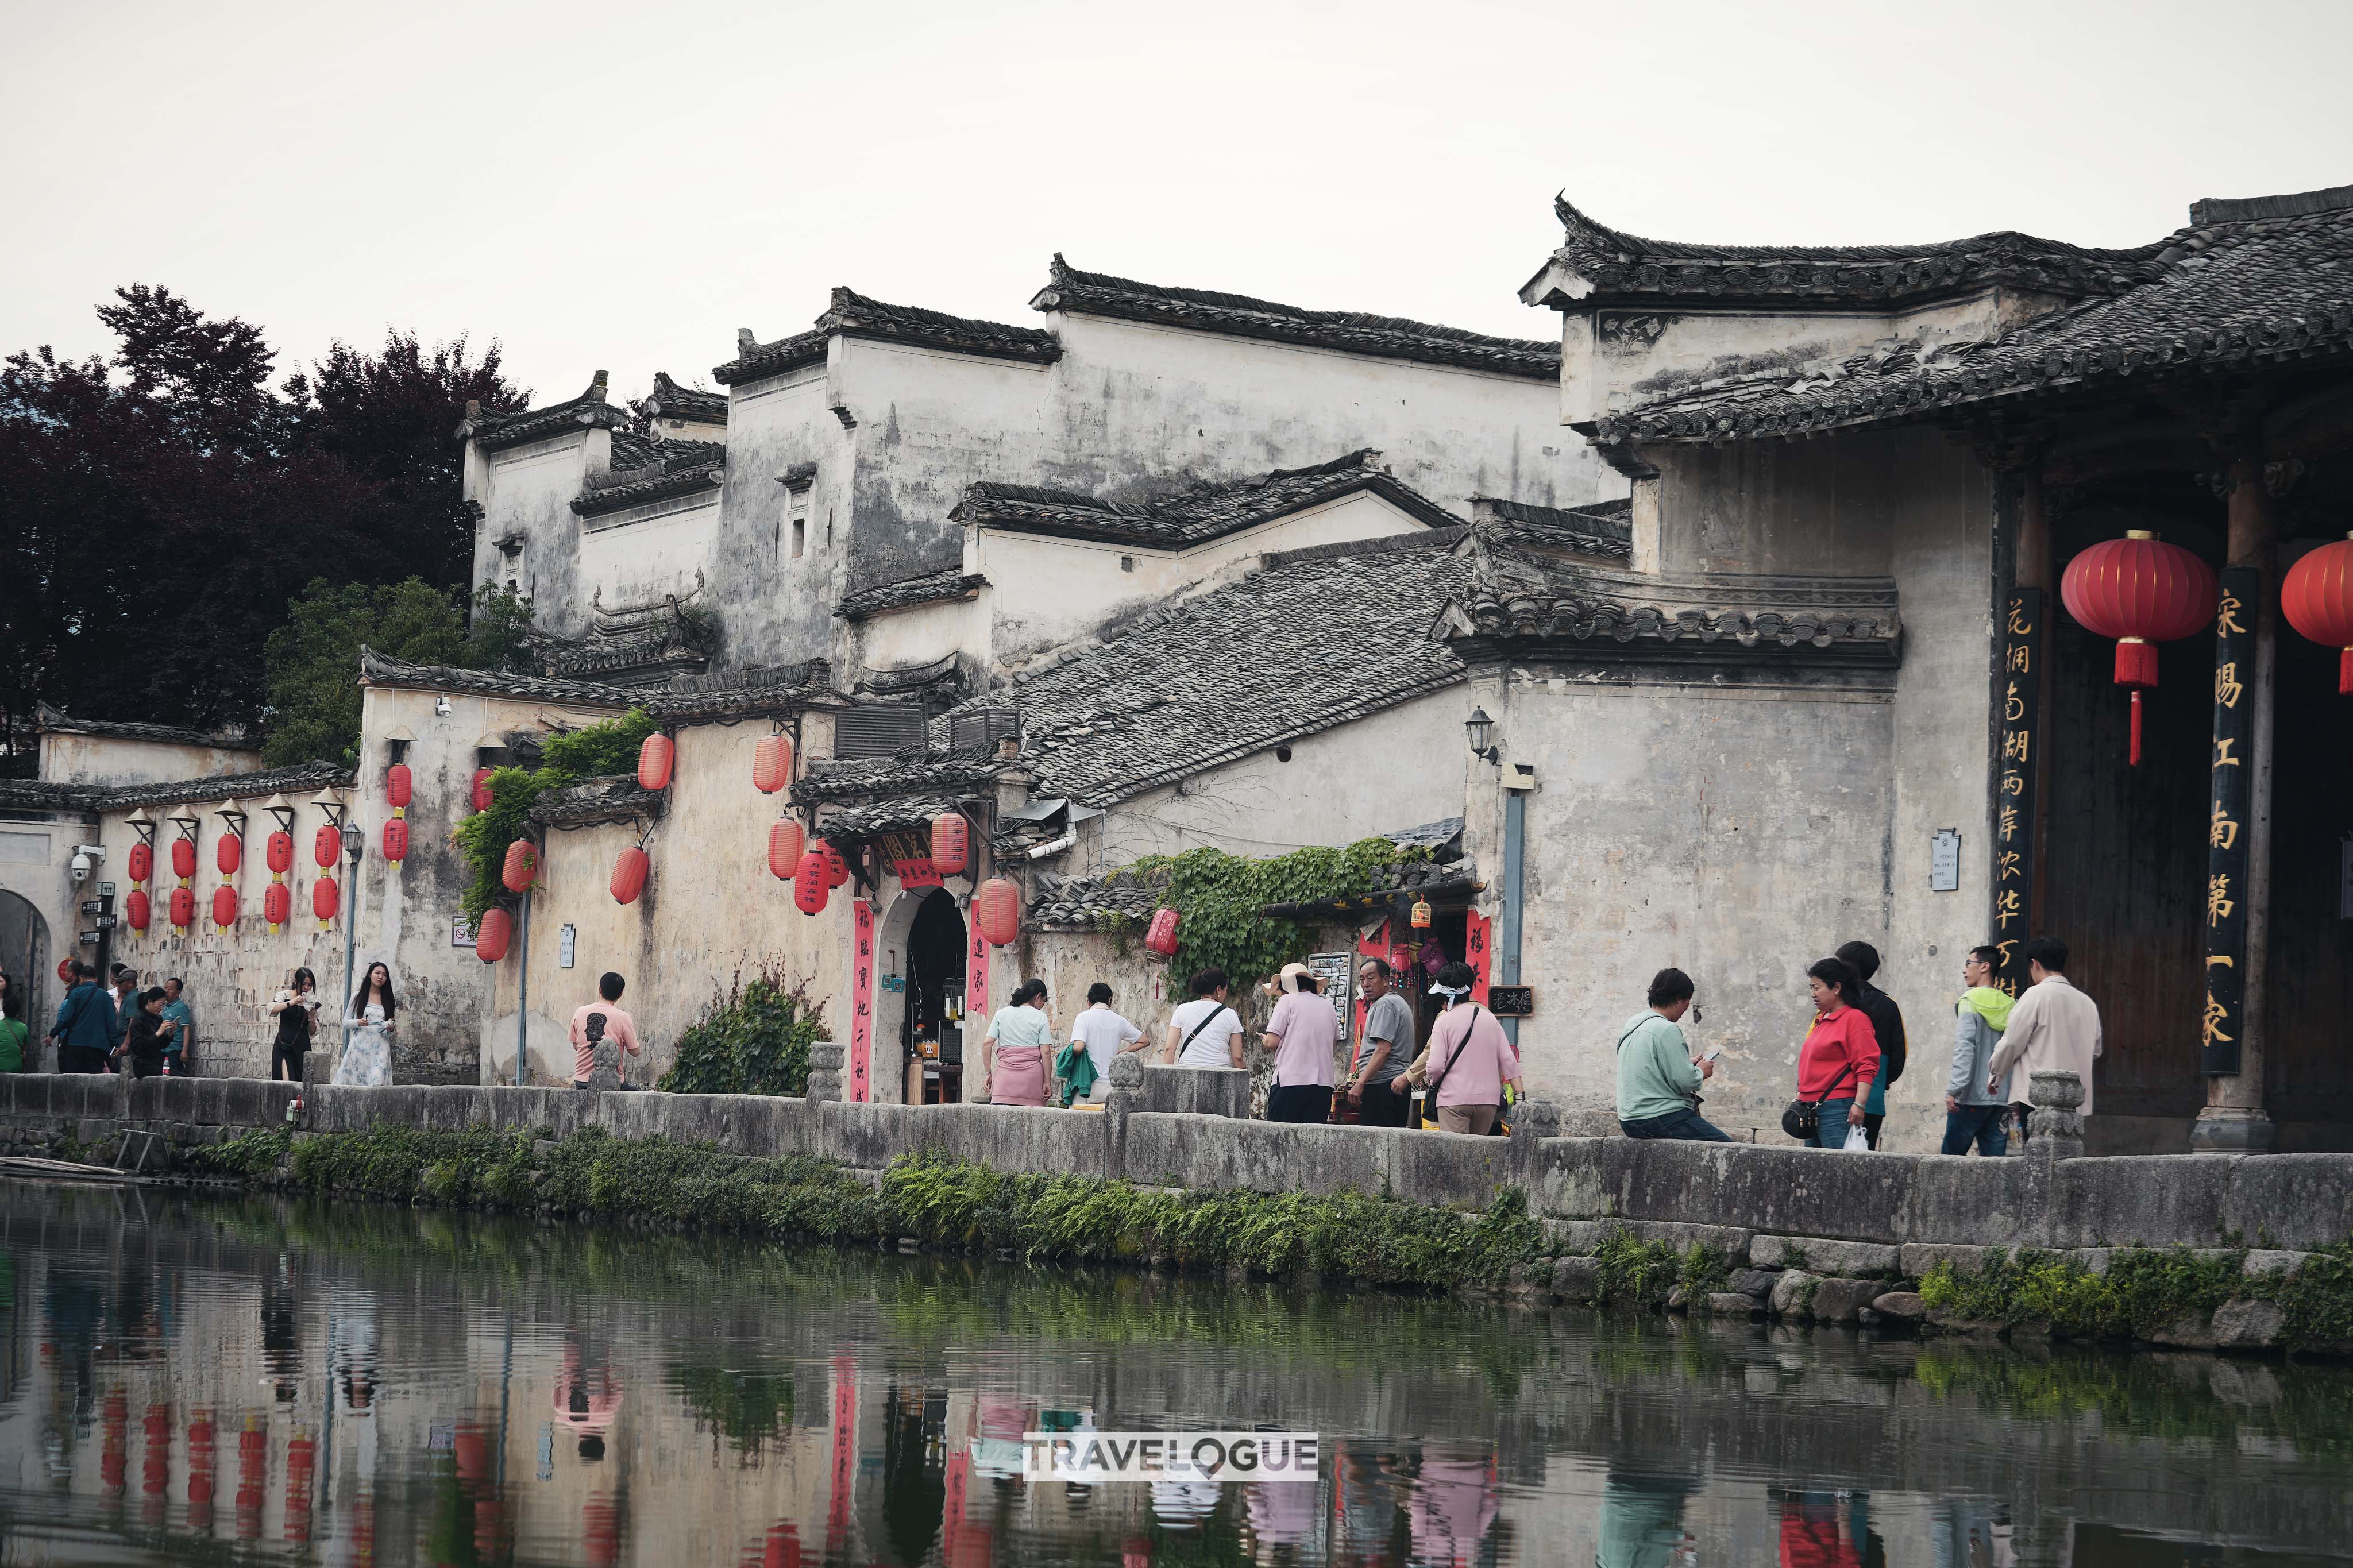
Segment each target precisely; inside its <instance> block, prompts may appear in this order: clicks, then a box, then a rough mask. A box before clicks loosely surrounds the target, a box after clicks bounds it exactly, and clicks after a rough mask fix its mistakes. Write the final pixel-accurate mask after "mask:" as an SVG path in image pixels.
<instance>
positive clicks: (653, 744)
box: [638, 731, 678, 790]
mask: <svg viewBox="0 0 2353 1568" xmlns="http://www.w3.org/2000/svg"><path fill="white" fill-rule="evenodd" d="M677 760H678V747H677V745H676V743H675V742H672V741H671V740H670V737H669V736H668V735H665V734H662V733H661V732H660V731H655V732H654V733H653V734H650V735H648V736H647V737H646V739H645V743H644V744H643V745H641V746H639V747H638V788H639V789H646V790H665V789H668V788H670V771H671V769H672V768H673V767H674V766H675V765H676V763H677Z"/></svg>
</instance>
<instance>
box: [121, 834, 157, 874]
mask: <svg viewBox="0 0 2353 1568" xmlns="http://www.w3.org/2000/svg"><path fill="white" fill-rule="evenodd" d="M124 869H125V870H127V871H129V872H130V873H131V879H132V881H134V882H143V881H145V880H146V879H148V878H150V877H152V876H153V875H154V874H155V847H154V846H153V845H152V844H150V843H148V842H147V841H146V840H145V839H144V838H142V839H141V840H140V841H139V842H138V843H136V844H133V845H132V847H131V864H130V865H129V866H127V867H125V868H124Z"/></svg>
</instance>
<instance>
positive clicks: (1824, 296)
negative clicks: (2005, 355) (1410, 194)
mask: <svg viewBox="0 0 2353 1568" xmlns="http://www.w3.org/2000/svg"><path fill="white" fill-rule="evenodd" d="M1553 209H1554V211H1555V212H1556V214H1557V215H1558V216H1559V218H1560V222H1561V227H1562V229H1563V231H1564V237H1563V239H1562V243H1561V246H1560V248H1559V249H1558V250H1557V251H1556V252H1555V253H1554V260H1555V261H1556V263H1558V264H1560V265H1562V266H1565V267H1567V268H1569V269H1570V270H1573V271H1574V272H1576V273H1577V275H1578V276H1579V277H1581V278H1583V279H1585V280H1586V281H1587V282H1588V283H1589V284H1590V285H1591V286H1592V289H1593V295H1592V298H1599V299H1601V300H1611V299H1614V298H1616V297H1618V296H1621V295H1627V296H1635V297H1638V298H1645V299H1651V298H1661V297H1677V298H1689V299H1694V300H1710V301H1716V300H1783V301H1788V300H1817V299H1820V300H1873V301H1882V302H1884V301H1891V300H1915V299H1925V298H1930V297H1934V296H1936V295H1940V294H1951V293H1957V292H1962V291H1965V290H1968V289H1978V288H1984V287H1987V286H1989V285H1993V284H2008V285H2010V286H2011V287H2014V288H2021V289H2034V290H2036V291H2038V292H2042V293H2052V294H2060V295H2064V296H2066V297H2068V298H2070V299H2075V298H2082V297H2084V296H2089V295H2099V294H2113V293H2116V292H2118V291H2120V290H2122V289H2129V288H2131V287H2133V286H2134V285H2135V284H2136V283H2137V282H2140V281H2141V280H2143V279H2145V278H2147V276H2149V268H2150V267H2151V265H2152V264H2153V263H2154V261H2155V259H2156V258H2157V254H2158V251H2159V250H2161V249H2162V248H2163V247H2162V245H2145V246H2137V247H2131V248H2128V249H2123V250H2112V249H2099V248H2094V247H2084V246H2076V245H2067V244H2064V243H2062V242H2061V241H2058V240H2051V239H2038V238H2036V237H2034V236H2032V235H2031V234H2017V233H2013V232H2010V231H2007V230H2005V231H2002V232H2000V233H1995V234H1980V235H1977V236H1974V237H1970V238H1968V239H1948V240H1940V241H1938V242H1936V243H1934V244H1929V245H1844V246H1839V245H1831V246H1801V245H1692V244H1685V243H1682V242H1679V241H1674V240H1662V239H1644V238H1642V237H1641V236H1639V235H1631V234H1626V233H1622V232H1620V230H1617V229H1614V228H1609V227H1607V226H1603V225H1601V224H1599V223H1596V222H1594V221H1593V220H1592V219H1591V218H1589V217H1588V216H1585V214H1583V213H1581V212H1579V211H1577V208H1576V207H1574V206H1572V205H1569V202H1568V198H1567V197H1566V196H1561V197H1558V198H1556V200H1555V201H1554V203H1553ZM1562 302H1564V301H1562V300H1556V299H1554V298H1551V297H1546V298H1543V299H1536V300H1530V301H1529V303H1531V304H1556V303H1562Z"/></svg>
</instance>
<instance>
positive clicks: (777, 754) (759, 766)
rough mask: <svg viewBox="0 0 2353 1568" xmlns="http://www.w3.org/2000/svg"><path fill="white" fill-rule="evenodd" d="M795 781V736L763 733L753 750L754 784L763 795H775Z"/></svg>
mask: <svg viewBox="0 0 2353 1568" xmlns="http://www.w3.org/2000/svg"><path fill="white" fill-rule="evenodd" d="M792 782H793V738H792V737H791V736H790V735H763V736H761V737H760V743H759V745H757V746H756V747H754V749H753V752H752V784H753V787H754V788H755V789H757V790H758V791H759V792H760V793H761V794H762V795H774V794H776V792H777V791H778V790H780V789H782V788H784V787H785V786H786V784H790V783H792Z"/></svg>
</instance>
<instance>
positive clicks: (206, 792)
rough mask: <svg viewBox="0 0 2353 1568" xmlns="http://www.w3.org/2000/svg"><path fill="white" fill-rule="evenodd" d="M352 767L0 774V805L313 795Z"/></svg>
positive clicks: (346, 779)
mask: <svg viewBox="0 0 2353 1568" xmlns="http://www.w3.org/2000/svg"><path fill="white" fill-rule="evenodd" d="M351 783H352V771H351V770H350V769H349V768H346V767H343V766H341V765H339V764H337V763H295V764H294V765H292V766H290V767H283V768H265V769H262V770H260V771H259V772H257V773H214V774H210V775H208V776H206V777H204V778H196V779H167V780H164V781H163V782H161V783H158V784H44V783H41V782H40V781H38V780H35V779H0V809H13V810H17V811H128V810H129V809H131V808H132V806H138V805H182V804H185V803H186V802H190V801H214V800H262V799H267V798H268V797H269V796H270V795H277V794H279V793H280V792H281V791H282V792H283V793H285V794H287V795H315V794H317V793H318V792H319V791H321V790H322V789H347V788H349V787H350V786H351Z"/></svg>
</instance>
